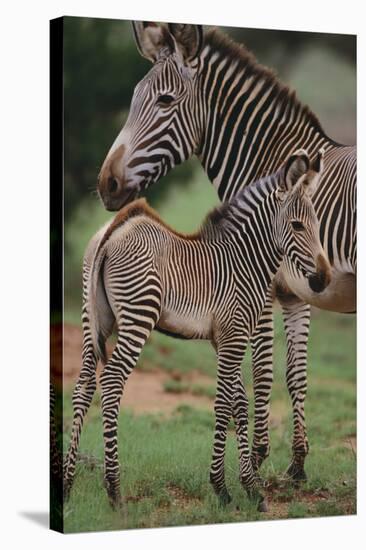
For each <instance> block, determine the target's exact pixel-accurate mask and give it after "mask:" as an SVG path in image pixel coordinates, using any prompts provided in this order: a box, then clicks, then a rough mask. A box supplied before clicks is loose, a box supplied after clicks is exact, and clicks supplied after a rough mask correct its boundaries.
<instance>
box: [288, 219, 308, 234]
mask: <svg viewBox="0 0 366 550" xmlns="http://www.w3.org/2000/svg"><path fill="white" fill-rule="evenodd" d="M291 226H292V229H293V230H294V231H296V232H299V231H304V229H305V227H304V225H303V224H302V223H301V222H298V221H293V222H291Z"/></svg>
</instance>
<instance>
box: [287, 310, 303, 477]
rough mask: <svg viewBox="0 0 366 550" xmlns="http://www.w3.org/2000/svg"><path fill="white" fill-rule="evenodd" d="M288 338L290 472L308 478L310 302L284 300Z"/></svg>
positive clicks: (288, 472)
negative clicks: (307, 393) (307, 418)
mask: <svg viewBox="0 0 366 550" xmlns="http://www.w3.org/2000/svg"><path fill="white" fill-rule="evenodd" d="M282 310H283V316H284V323H285V331H286V339H287V370H286V382H287V388H288V391H289V394H290V397H291V402H292V411H293V424H294V432H293V443H292V453H293V454H292V461H291V464H290V466H289V467H288V469H287V472H286V473H287V474H288V475H289V476H290V477H291V478H293V479H294V480H298V481H300V480H305V479H306V474H305V470H304V462H305V457H306V455H307V454H308V452H309V443H308V438H307V434H306V424H305V412H304V402H305V397H306V390H307V374H306V367H307V345H308V337H309V325H310V306H309V305H308V304H306V303H304V302H300V301H296V302H295V303H294V302H291V303H288V304H282Z"/></svg>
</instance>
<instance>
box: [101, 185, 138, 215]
mask: <svg viewBox="0 0 366 550" xmlns="http://www.w3.org/2000/svg"><path fill="white" fill-rule="evenodd" d="M139 191H140V187H139V186H134V187H132V188H131V187H130V188H125V189H123V190H121V191H119V192H118V194H111V193H103V192H101V191H100V192H99V194H100V198H101V199H102V202H103V205H104V207H105V209H106V210H108V211H109V212H116V211H117V210H120V209H121V208H123V207H124V206H126V204H129V203H130V202H132V201H133V200H134V199H136V198H137V196H138V194H139Z"/></svg>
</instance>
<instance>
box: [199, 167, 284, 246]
mask: <svg viewBox="0 0 366 550" xmlns="http://www.w3.org/2000/svg"><path fill="white" fill-rule="evenodd" d="M282 175H283V168H282V167H281V168H280V169H279V170H278V172H276V173H275V174H271V175H270V176H265V177H263V178H261V179H259V180H257V181H255V182H253V183H251V184H250V185H248V186H247V187H244V188H242V189H240V191H239V192H238V193H237V194H236V195H235V196H234V197H233V198H232V199H230V200H229V201H227V202H224V203H223V204H221V205H219V206H218V207H216V208H214V209H213V210H212V211H211V212H209V214H207V216H206V218H205V221H204V222H203V224H202V226H201V229H200V234H201V235H202V238H204V239H205V240H213V239H214V240H220V239H223V238H224V237H225V236H227V235H228V234H230V233H231V232H232V231H236V230H237V229H238V226H239V225H240V224H241V223H242V221H243V218H244V217H245V215H252V213H253V205H254V204H258V197H261V198H262V199H264V198H265V196H267V195H269V193H271V191H273V189H274V188H275V187H277V186H278V184H279V182H280V178H281V177H282Z"/></svg>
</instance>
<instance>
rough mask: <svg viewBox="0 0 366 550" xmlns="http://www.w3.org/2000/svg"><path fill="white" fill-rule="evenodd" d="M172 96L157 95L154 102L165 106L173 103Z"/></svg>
mask: <svg viewBox="0 0 366 550" xmlns="http://www.w3.org/2000/svg"><path fill="white" fill-rule="evenodd" d="M173 101H174V97H173V96H171V95H168V94H163V95H159V97H158V99H157V101H156V103H157V104H158V105H162V106H167V105H170V104H171V103H173Z"/></svg>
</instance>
